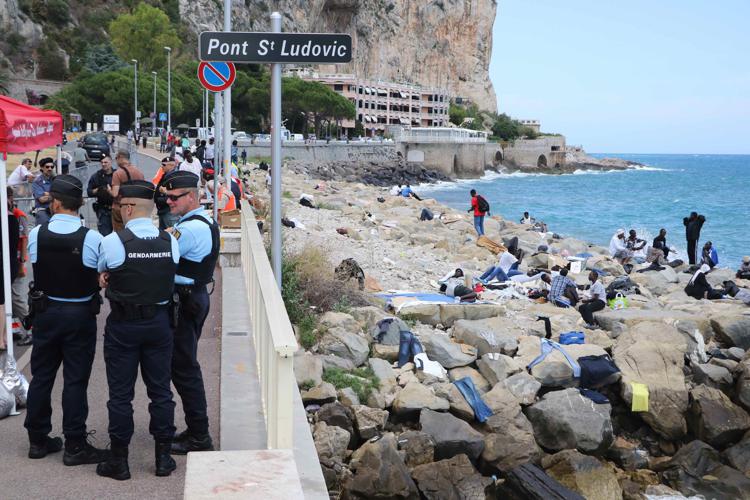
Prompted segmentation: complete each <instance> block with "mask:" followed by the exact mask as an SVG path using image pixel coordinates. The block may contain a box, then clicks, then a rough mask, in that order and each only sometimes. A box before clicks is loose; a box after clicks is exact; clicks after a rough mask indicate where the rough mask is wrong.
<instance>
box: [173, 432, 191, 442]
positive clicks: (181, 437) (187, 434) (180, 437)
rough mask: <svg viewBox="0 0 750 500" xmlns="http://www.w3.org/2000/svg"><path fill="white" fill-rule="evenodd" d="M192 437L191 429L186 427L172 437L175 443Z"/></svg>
mask: <svg viewBox="0 0 750 500" xmlns="http://www.w3.org/2000/svg"><path fill="white" fill-rule="evenodd" d="M189 437H190V431H189V430H187V429H185V430H184V431H182V432H180V433H179V434H177V435H176V436H175V437H174V438H172V442H173V443H180V442H182V441H187V439H188V438H189Z"/></svg>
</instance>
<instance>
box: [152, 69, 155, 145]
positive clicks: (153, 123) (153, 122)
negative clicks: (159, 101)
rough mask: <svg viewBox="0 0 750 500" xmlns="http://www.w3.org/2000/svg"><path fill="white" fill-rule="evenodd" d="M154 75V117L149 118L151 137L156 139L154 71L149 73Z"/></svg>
mask: <svg viewBox="0 0 750 500" xmlns="http://www.w3.org/2000/svg"><path fill="white" fill-rule="evenodd" d="M151 74H152V75H154V116H153V117H152V118H151V135H152V136H154V137H156V71H152V72H151Z"/></svg>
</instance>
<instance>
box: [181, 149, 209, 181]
mask: <svg viewBox="0 0 750 500" xmlns="http://www.w3.org/2000/svg"><path fill="white" fill-rule="evenodd" d="M178 170H182V171H183V172H192V173H194V174H195V175H197V176H198V178H199V179H200V178H201V174H202V173H203V166H202V165H201V162H200V161H199V160H198V158H194V157H193V153H191V152H190V150H189V149H185V159H184V160H182V163H180V166H179V168H178Z"/></svg>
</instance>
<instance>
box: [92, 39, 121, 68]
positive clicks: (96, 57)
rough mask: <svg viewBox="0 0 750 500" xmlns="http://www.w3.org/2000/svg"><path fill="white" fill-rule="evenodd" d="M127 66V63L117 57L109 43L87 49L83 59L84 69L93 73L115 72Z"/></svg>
mask: <svg viewBox="0 0 750 500" xmlns="http://www.w3.org/2000/svg"><path fill="white" fill-rule="evenodd" d="M125 66H127V64H125V61H123V60H122V59H120V58H119V57H117V54H115V51H114V50H113V49H112V46H111V45H109V44H108V43H103V44H100V45H92V46H90V47H89V48H88V49H86V54H85V55H84V57H83V68H84V69H87V70H88V71H91V72H92V73H102V72H104V71H113V70H116V69H120V68H124V67H125Z"/></svg>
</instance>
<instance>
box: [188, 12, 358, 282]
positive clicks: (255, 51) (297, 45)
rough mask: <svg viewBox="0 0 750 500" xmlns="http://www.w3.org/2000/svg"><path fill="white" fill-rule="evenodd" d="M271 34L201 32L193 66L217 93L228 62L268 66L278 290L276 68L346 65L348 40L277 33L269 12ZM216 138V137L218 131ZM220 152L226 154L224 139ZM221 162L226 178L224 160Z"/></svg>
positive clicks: (276, 20) (276, 18) (227, 122)
mask: <svg viewBox="0 0 750 500" xmlns="http://www.w3.org/2000/svg"><path fill="white" fill-rule="evenodd" d="M225 15H228V11H225ZM225 24H227V23H226V22H225ZM225 28H226V26H225ZM271 30H272V32H271V33H254V32H253V33H250V32H233V31H229V29H227V31H204V32H203V33H201V34H200V37H199V38H198V52H199V54H200V58H201V60H202V61H203V62H201V64H200V66H199V67H198V77H199V78H200V79H201V83H202V84H203V86H204V87H206V88H207V89H208V90H212V91H214V92H218V91H220V90H224V89H228V88H229V87H230V86H231V84H232V81H233V80H234V65H233V64H232V63H256V64H257V63H260V64H263V63H270V64H271V263H272V268H273V273H274V275H275V278H276V283H277V284H278V286H279V289H281V128H282V123H281V65H282V64H288V63H293V64H314V63H328V64H331V63H348V62H351V60H352V37H351V36H350V35H343V34H338V33H282V32H281V14H279V13H278V12H274V13H272V14H271ZM206 61H213V62H210V63H209V62H206ZM222 63H223V64H227V65H230V66H231V68H232V78H231V79H230V78H229V75H228V73H227V74H225V73H223V72H222V70H221V69H220V66H219V65H220V64H222ZM227 82H228V83H227ZM217 104H218V97H217ZM230 104H231V100H230V97H229V96H228V95H227V96H225V108H226V109H225V110H224V112H225V113H226V116H225V117H224V123H223V124H222V125H223V127H224V128H225V129H226V130H225V133H226V136H227V138H228V137H229V133H230V131H231V128H230V127H231V116H230V113H231V111H230V108H229V106H230ZM217 107H218V106H217ZM216 125H217V126H218V125H219V123H218V122H217V123H216ZM216 136H217V138H218V137H219V134H218V132H217V134H216ZM224 148H225V152H226V153H225V154H226V155H227V156H228V155H229V141H228V140H227V141H226V144H224ZM218 150H219V147H218V146H217V151H218ZM224 161H225V164H226V165H227V168H226V172H227V175H229V168H228V167H229V164H228V161H229V158H225V159H224ZM230 182H231V181H230V179H229V177H227V186H231V184H230ZM214 206H215V205H214Z"/></svg>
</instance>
